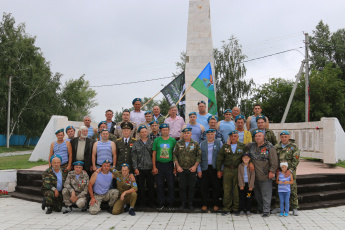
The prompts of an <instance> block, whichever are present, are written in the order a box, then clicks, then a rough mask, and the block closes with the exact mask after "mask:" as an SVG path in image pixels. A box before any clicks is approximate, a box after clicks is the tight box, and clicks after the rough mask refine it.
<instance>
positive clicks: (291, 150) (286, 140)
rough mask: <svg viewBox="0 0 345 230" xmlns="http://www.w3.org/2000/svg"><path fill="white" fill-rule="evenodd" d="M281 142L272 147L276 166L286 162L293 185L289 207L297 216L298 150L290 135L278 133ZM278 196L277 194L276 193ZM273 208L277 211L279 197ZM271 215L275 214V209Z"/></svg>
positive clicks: (284, 132)
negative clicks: (274, 152) (275, 157)
mask: <svg viewBox="0 0 345 230" xmlns="http://www.w3.org/2000/svg"><path fill="white" fill-rule="evenodd" d="M280 139H281V142H280V143H279V144H276V145H275V146H274V147H275V148H276V150H277V155H278V165H280V162H284V161H285V162H288V165H289V170H290V172H291V173H292V176H293V181H294V182H293V184H292V185H291V196H290V207H291V209H292V210H293V215H294V216H298V210H297V209H298V208H299V207H298V197H297V183H296V169H297V165H298V164H299V158H300V150H299V148H298V146H297V145H296V144H295V140H293V139H290V133H289V132H288V131H283V132H281V133H280ZM277 194H278V192H277ZM275 207H276V208H278V209H279V196H277V199H276V203H275ZM278 212H279V211H278ZM272 213H277V212H276V209H275V210H273V211H272Z"/></svg>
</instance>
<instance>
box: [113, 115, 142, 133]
mask: <svg viewBox="0 0 345 230" xmlns="http://www.w3.org/2000/svg"><path fill="white" fill-rule="evenodd" d="M130 117H131V113H130V111H129V109H124V110H123V111H122V121H121V122H119V123H117V125H116V129H115V137H116V138H117V139H119V138H123V133H122V128H121V125H122V123H124V122H129V123H131V124H132V126H133V128H132V131H131V132H130V137H132V138H137V130H138V124H137V123H135V122H132V121H130Z"/></svg>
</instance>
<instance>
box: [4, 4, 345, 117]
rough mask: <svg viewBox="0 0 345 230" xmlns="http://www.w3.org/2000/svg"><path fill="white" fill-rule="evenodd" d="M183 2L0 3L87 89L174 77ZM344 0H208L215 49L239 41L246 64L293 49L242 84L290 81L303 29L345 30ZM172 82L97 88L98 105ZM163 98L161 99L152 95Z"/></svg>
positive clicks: (183, 36)
mask: <svg viewBox="0 0 345 230" xmlns="http://www.w3.org/2000/svg"><path fill="white" fill-rule="evenodd" d="M188 5H189V1H188V0H156V1H153V0H122V1H119V0H118V1H116V0H108V1H105V0H97V1H90V0H82V1H81V0H79V1H76V0H73V1H71V0H68V1H67V0H58V1H52V0H49V1H47V0H30V1H27V0H21V1H19V0H0V9H1V11H2V12H6V13H12V16H13V17H14V18H15V19H16V22H17V23H19V22H25V23H26V32H27V33H29V34H31V35H33V36H36V37H37V40H36V46H38V47H40V48H41V50H42V52H43V54H44V56H45V58H46V59H47V61H49V62H50V63H51V69H52V71H53V72H60V73H62V74H63V78H62V82H63V83H64V82H65V81H66V80H68V79H71V78H78V77H80V76H81V75H82V74H85V78H86V79H87V80H88V81H89V82H90V85H91V86H97V85H103V84H114V83H125V82H135V81H140V80H148V79H154V78H161V77H169V76H171V75H172V73H175V72H176V71H177V70H176V67H175V62H176V61H178V60H179V55H180V52H181V51H184V50H185V49H186V40H187V21H188ZM344 10H345V1H340V0H327V1H326V0H323V1H320V0H317V1H316V0H313V1H312V0H303V1H301V0H298V1H297V0H296V1H294V0H289V1H277V0H272V1H265V0H262V1H257V0H252V1H235V0H211V24H212V36H213V46H214V47H215V48H219V47H220V46H221V41H222V40H226V39H228V38H229V37H230V36H231V35H234V36H236V37H237V38H238V39H239V41H240V44H242V46H243V53H244V54H246V55H247V56H248V58H247V59H248V60H249V59H253V58H257V57H262V56H265V55H269V54H274V53H277V52H281V51H285V50H289V49H296V51H291V52H287V53H284V54H280V55H275V56H272V57H268V58H264V59H260V60H255V61H251V62H248V63H246V64H245V65H246V68H247V76H246V79H249V78H253V79H254V81H255V82H256V83H257V84H263V83H265V82H268V80H269V78H273V77H282V78H287V79H294V76H295V75H296V73H297V72H298V69H299V67H300V64H301V61H302V60H303V56H304V48H302V49H301V48H300V49H298V47H304V43H303V41H304V35H303V32H308V33H309V34H312V31H313V30H315V26H316V25H317V24H318V22H319V21H320V20H323V22H324V23H326V24H328V25H329V26H330V30H331V31H332V32H335V31H336V30H338V29H341V28H345V25H344V23H345V14H344ZM169 81H170V80H169V79H163V80H159V81H151V82H146V83H137V84H131V85H122V86H111V87H95V88H94V89H95V90H96V92H97V97H96V100H97V102H98V104H99V105H98V106H97V107H95V108H93V109H92V113H91V115H92V117H93V118H94V120H95V121H97V122H99V121H101V120H104V112H105V110H107V109H109V108H110V109H113V110H114V111H119V110H122V108H128V107H130V106H131V102H132V99H133V98H135V97H141V98H143V97H152V96H154V95H155V94H156V93H157V92H159V90H160V89H161V88H162V86H163V85H166V84H167V83H169ZM157 98H158V99H161V98H162V95H160V96H159V97H157Z"/></svg>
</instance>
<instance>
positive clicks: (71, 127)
mask: <svg viewBox="0 0 345 230" xmlns="http://www.w3.org/2000/svg"><path fill="white" fill-rule="evenodd" d="M69 129H74V131H75V128H74V127H73V125H69V126H67V128H66V132H67V130H69Z"/></svg>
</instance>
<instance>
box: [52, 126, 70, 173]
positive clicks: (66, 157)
mask: <svg viewBox="0 0 345 230" xmlns="http://www.w3.org/2000/svg"><path fill="white" fill-rule="evenodd" d="M55 135H56V139H57V140H56V141H54V142H53V143H51V145H50V152H49V158H48V159H50V158H51V157H52V156H53V155H54V154H56V155H59V156H60V157H61V159H62V160H61V167H62V168H66V169H67V170H68V171H69V170H71V169H72V147H71V143H70V142H69V141H67V140H64V137H65V133H64V129H59V130H58V131H56V132H55ZM50 166H51V164H50V163H49V167H50Z"/></svg>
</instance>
